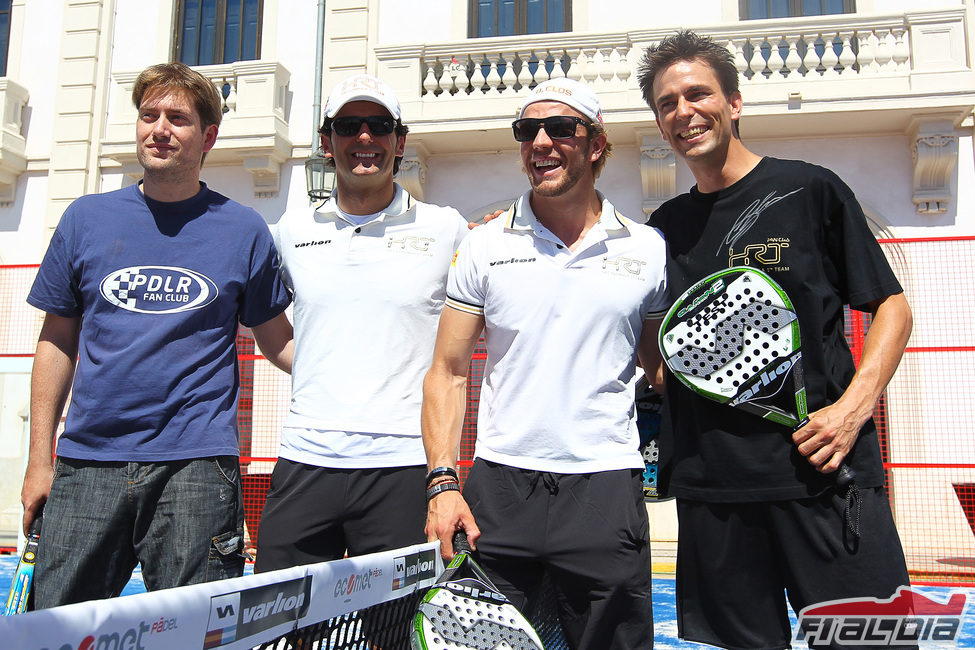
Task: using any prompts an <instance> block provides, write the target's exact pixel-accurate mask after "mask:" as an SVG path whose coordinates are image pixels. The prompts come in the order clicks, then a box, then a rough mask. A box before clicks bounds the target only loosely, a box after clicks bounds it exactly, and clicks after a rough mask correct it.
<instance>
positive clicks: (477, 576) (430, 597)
mask: <svg viewBox="0 0 975 650" xmlns="http://www.w3.org/2000/svg"><path fill="white" fill-rule="evenodd" d="M410 646H411V647H412V648H413V650H441V649H444V650H495V649H497V648H511V649H512V650H543V646H542V642H541V640H540V639H539V638H538V635H537V634H536V633H535V630H534V629H533V628H532V626H531V623H529V622H528V620H527V619H526V618H525V617H524V616H523V615H522V614H521V612H519V611H518V609H517V608H516V607H515V606H514V605H512V604H511V602H510V601H509V600H508V599H507V598H505V597H504V595H503V594H502V593H501V592H500V591H498V589H497V587H495V586H494V584H493V583H492V582H491V580H490V579H489V578H488V577H487V576H486V575H485V574H484V572H483V571H482V570H481V568H480V567H479V566H477V564H476V563H475V562H474V561H473V560H472V559H471V558H470V556H469V555H468V554H467V553H466V552H461V553H458V554H457V555H455V556H454V559H453V560H451V562H450V564H448V565H447V568H446V570H445V571H444V572H443V574H442V575H441V576H440V578H439V579H438V580H437V583H436V584H435V585H434V586H433V587H431V589H430V591H428V592H427V593H426V595H425V596H424V597H423V599H422V600H421V601H420V605H419V607H418V611H417V614H416V616H415V617H414V619H413V631H412V633H411V635H410Z"/></svg>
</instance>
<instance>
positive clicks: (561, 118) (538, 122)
mask: <svg viewBox="0 0 975 650" xmlns="http://www.w3.org/2000/svg"><path fill="white" fill-rule="evenodd" d="M577 124H581V125H583V126H584V127H586V128H587V129H588V128H589V127H590V126H591V123H590V122H587V121H586V120H584V119H582V118H581V117H575V116H574V115H553V116H551V117H546V118H537V117H523V118H521V119H520V120H515V121H514V122H512V123H511V130H512V131H514V134H515V140H517V141H518V142H531V141H532V140H534V139H535V136H536V135H538V129H540V128H543V127H544V129H545V133H546V135H548V137H550V138H552V139H553V140H567V139H569V138H574V137H575V135H576V125H577Z"/></svg>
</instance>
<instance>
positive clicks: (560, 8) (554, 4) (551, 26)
mask: <svg viewBox="0 0 975 650" xmlns="http://www.w3.org/2000/svg"><path fill="white" fill-rule="evenodd" d="M546 5H547V6H548V11H547V12H546V14H545V31H546V32H550V33H551V32H564V31H565V29H566V26H565V2H564V0H548V1H547V2H546Z"/></svg>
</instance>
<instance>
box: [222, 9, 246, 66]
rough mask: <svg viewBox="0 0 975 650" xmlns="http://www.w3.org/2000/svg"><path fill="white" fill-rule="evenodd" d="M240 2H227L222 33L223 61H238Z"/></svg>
mask: <svg viewBox="0 0 975 650" xmlns="http://www.w3.org/2000/svg"><path fill="white" fill-rule="evenodd" d="M240 19H241V16H240V0H227V13H226V22H224V33H223V61H221V63H233V62H234V61H240V28H241V24H240V23H241V20H240Z"/></svg>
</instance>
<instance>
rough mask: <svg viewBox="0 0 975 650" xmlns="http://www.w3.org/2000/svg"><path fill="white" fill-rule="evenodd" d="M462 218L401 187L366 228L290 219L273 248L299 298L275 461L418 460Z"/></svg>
mask: <svg viewBox="0 0 975 650" xmlns="http://www.w3.org/2000/svg"><path fill="white" fill-rule="evenodd" d="M467 232H468V230H467V221H466V220H465V219H464V218H463V217H462V216H461V215H460V213H458V212H457V211H456V210H454V209H453V208H447V207H440V206H436V205H429V204H426V203H420V202H418V201H416V200H415V199H414V198H413V197H411V196H410V195H409V193H407V192H406V191H405V190H403V189H402V188H401V187H400V186H399V185H397V186H396V195H395V197H394V199H393V202H392V203H391V204H390V205H389V206H388V207H387V208H386V209H385V210H384V211H383V212H381V213H379V214H378V215H376V216H375V217H374V218H373V219H371V220H369V221H366V222H365V223H362V224H356V223H354V222H353V221H352V220H350V219H347V218H344V217H343V216H341V215H340V214H339V213H338V211H337V203H336V195H335V194H333V195H332V198H331V199H330V200H329V201H328V202H327V203H325V205H324V206H322V207H321V208H319V209H318V210H315V209H313V208H304V209H300V210H291V211H288V212H287V213H285V215H284V216H283V217H282V218H281V221H280V222H279V223H278V224H277V227H276V229H275V244H276V246H277V249H278V255H279V256H280V259H281V264H282V267H283V271H284V279H285V283H286V284H287V285H288V287H289V288H290V289H291V291H292V292H293V293H294V298H295V307H294V321H295V322H294V326H295V357H294V366H293V369H292V378H291V388H292V393H291V409H290V411H289V413H288V416H287V419H286V421H285V426H284V430H283V431H282V434H281V445H280V451H279V454H280V456H281V457H282V458H287V459H289V460H293V461H296V462H301V463H306V464H310V465H318V466H322V467H341V468H371V467H399V466H405V465H423V464H425V463H426V457H425V455H424V452H423V443H422V440H421V438H420V404H421V401H422V390H423V376H424V374H425V373H426V371H427V369H428V368H429V367H430V360H431V359H432V357H433V346H434V341H435V340H436V335H437V323H438V321H439V318H440V312H441V310H442V308H443V303H444V297H445V287H446V279H447V269H448V268H449V266H450V260H451V258H452V256H453V254H454V252H455V251H456V249H457V246H458V245H459V243H460V241H461V239H463V237H464V236H465V235H466V234H467Z"/></svg>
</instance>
